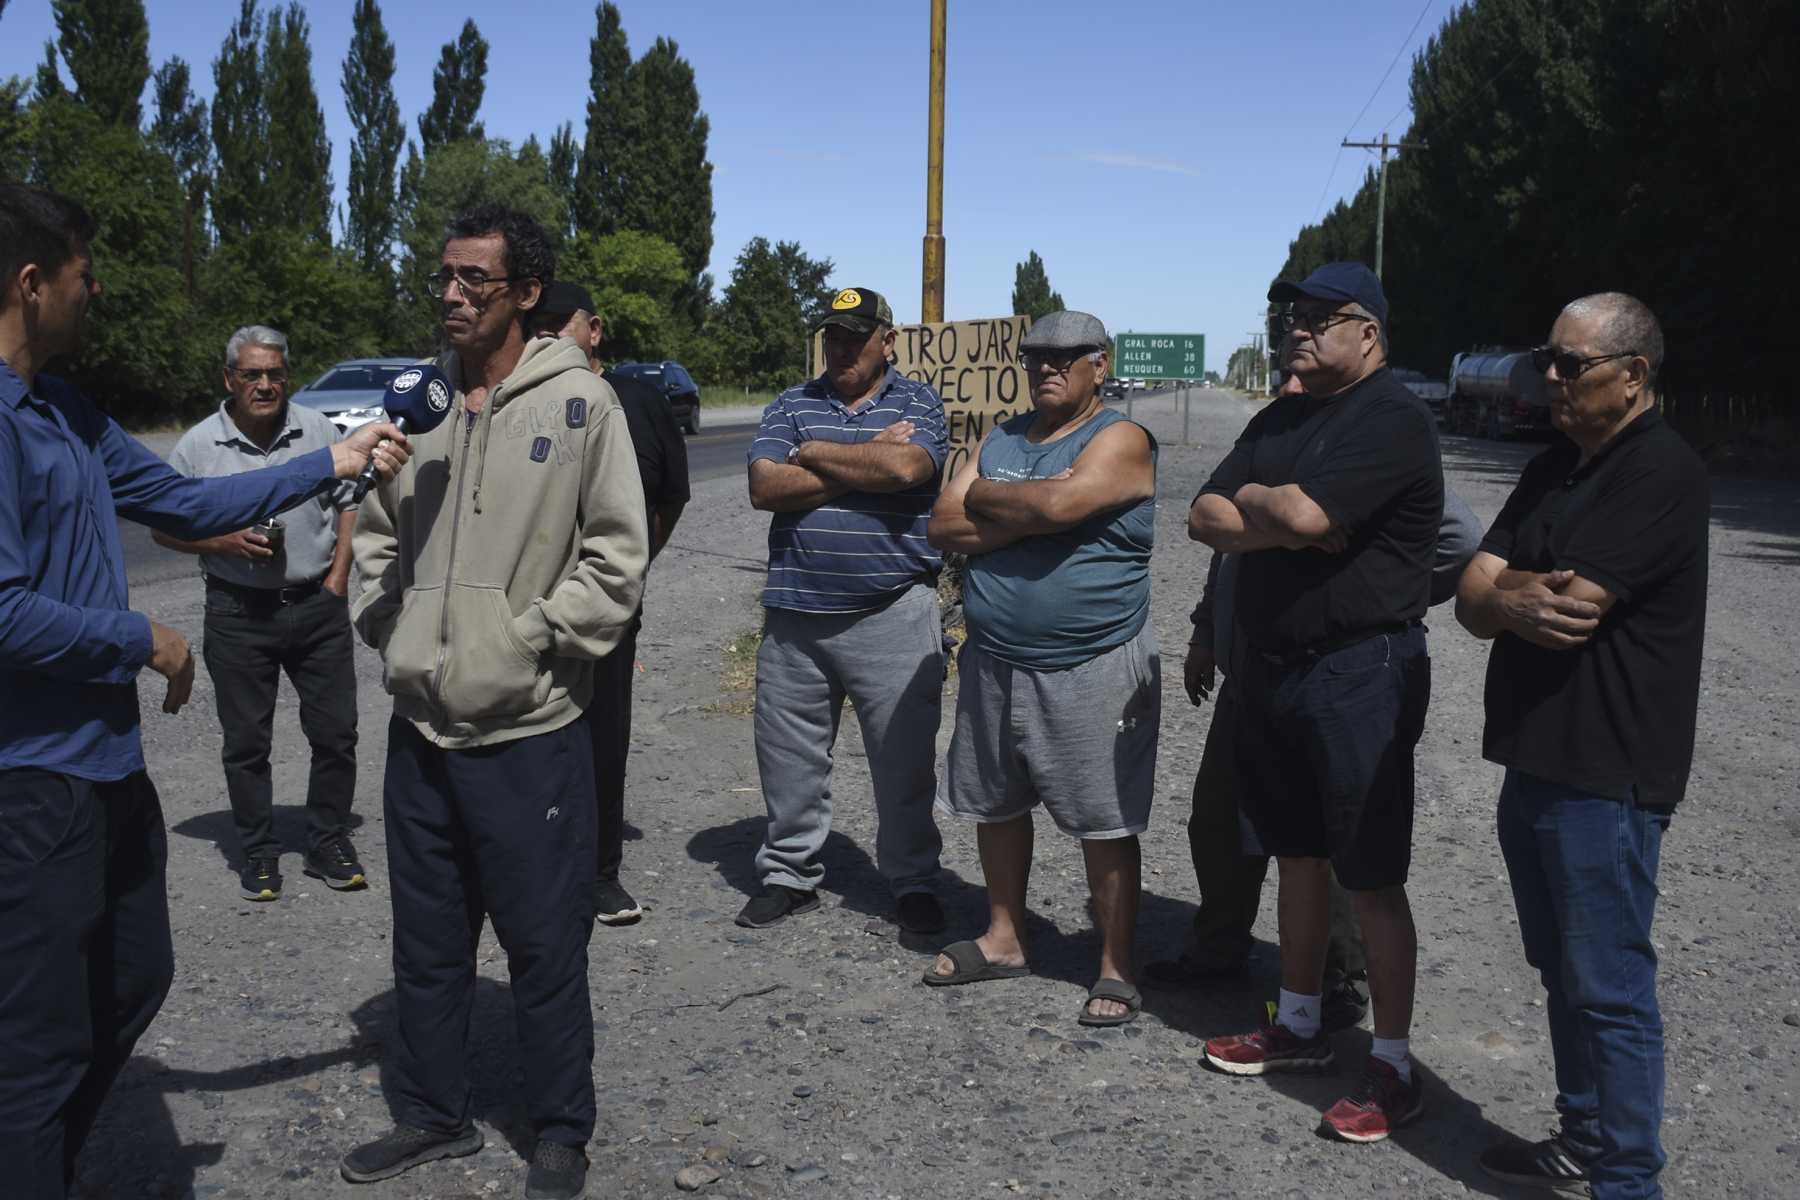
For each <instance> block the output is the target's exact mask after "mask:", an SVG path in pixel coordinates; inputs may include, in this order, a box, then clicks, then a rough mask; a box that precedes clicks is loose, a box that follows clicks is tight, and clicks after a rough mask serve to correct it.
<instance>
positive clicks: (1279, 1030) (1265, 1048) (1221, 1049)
mask: <svg viewBox="0 0 1800 1200" xmlns="http://www.w3.org/2000/svg"><path fill="white" fill-rule="evenodd" d="M1206 1061H1207V1062H1209V1063H1211V1064H1212V1065H1213V1066H1215V1067H1217V1068H1218V1069H1219V1070H1221V1071H1224V1072H1225V1073H1227V1074H1229V1075H1265V1074H1267V1073H1268V1072H1270V1071H1315V1072H1316V1071H1323V1070H1325V1069H1326V1068H1328V1067H1329V1066H1331V1064H1332V1056H1331V1042H1330V1041H1328V1040H1327V1039H1326V1037H1325V1034H1324V1033H1323V1032H1322V1031H1321V1032H1320V1033H1317V1034H1315V1035H1314V1036H1312V1037H1309V1038H1303V1037H1301V1036H1299V1035H1298V1034H1296V1033H1295V1032H1294V1031H1293V1030H1291V1029H1289V1028H1288V1027H1287V1026H1286V1025H1281V1024H1278V1023H1276V1022H1274V1021H1270V1022H1269V1023H1268V1024H1267V1025H1264V1026H1263V1027H1262V1028H1261V1029H1258V1030H1257V1031H1256V1032H1255V1033H1241V1034H1238V1035H1236V1036H1234V1037H1222V1038H1212V1039H1210V1040H1209V1041H1208V1042H1207V1043H1206Z"/></svg>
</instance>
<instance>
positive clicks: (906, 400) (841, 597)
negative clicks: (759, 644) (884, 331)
mask: <svg viewBox="0 0 1800 1200" xmlns="http://www.w3.org/2000/svg"><path fill="white" fill-rule="evenodd" d="M896 421H911V422H912V423H913V425H914V426H915V427H916V428H915V430H914V432H913V436H912V444H913V445H915V446H922V447H924V449H925V452H926V453H927V454H929V455H931V462H932V465H933V466H934V467H935V468H936V471H934V472H933V474H932V476H931V478H930V479H927V480H926V481H925V482H924V483H921V484H919V485H918V486H917V487H914V488H909V489H907V490H906V491H904V492H846V493H844V494H843V495H842V496H838V497H836V498H835V499H833V500H831V501H830V502H829V503H826V504H821V505H820V506H819V507H817V508H814V509H809V510H807V511H806V512H786V513H776V514H775V516H774V519H773V520H772V521H770V522H769V579H768V583H767V585H766V586H765V587H764V588H763V597H762V602H763V605H764V606H765V607H767V608H788V609H796V610H798V611H800V612H863V611H866V610H868V609H874V608H880V607H881V606H882V605H884V604H887V603H888V602H889V601H891V600H893V599H895V598H896V597H897V596H899V595H900V593H901V592H904V591H905V590H906V589H907V588H909V587H911V586H912V585H913V584H915V583H933V582H934V581H935V580H936V578H937V573H938V569H939V568H940V567H941V566H942V565H943V558H942V556H941V555H939V554H938V552H937V551H936V550H933V549H932V548H931V543H930V542H928V541H927V540H926V538H925V527H926V526H927V525H928V524H929V523H930V520H931V506H932V505H933V504H934V503H935V502H936V501H937V494H938V472H941V471H942V470H943V468H944V458H945V456H946V455H947V454H948V453H949V449H950V439H949V434H948V430H947V428H946V425H945V422H944V402H943V401H942V400H940V399H938V395H937V393H936V392H934V391H932V390H931V388H930V387H928V386H926V385H925V384H923V383H920V382H918V381H917V380H914V379H907V378H906V377H905V376H903V375H901V374H900V373H899V372H897V371H895V370H894V369H893V368H891V367H890V368H888V373H887V379H886V380H885V381H884V382H883V383H882V385H881V390H880V391H878V392H876V393H875V395H874V396H873V397H872V398H870V399H869V400H868V401H866V402H864V403H863V404H862V405H861V406H860V407H858V408H856V409H854V410H852V409H850V408H849V407H847V406H846V405H845V404H844V402H843V401H842V400H840V399H838V398H837V397H836V396H835V395H833V394H832V391H831V388H830V385H828V384H827V383H826V382H825V381H824V379H822V378H820V379H812V380H808V381H807V382H806V383H803V384H801V385H800V386H799V387H793V388H789V389H788V390H787V391H785V392H783V393H781V395H779V396H777V397H776V398H775V402H774V403H773V404H771V405H769V407H768V408H766V409H764V410H763V419H762V428H761V429H759V430H758V431H757V434H756V440H755V441H754V442H751V443H750V455H749V461H750V462H755V461H756V460H757V459H767V460H768V461H770V462H775V463H785V462H786V461H787V456H788V451H789V450H791V449H792V448H793V447H795V446H797V445H799V444H800V443H801V442H803V441H807V440H809V439H812V438H818V439H820V440H823V441H830V442H851V443H856V442H866V441H869V440H871V439H872V438H874V436H875V435H876V434H878V433H880V432H881V431H882V430H883V429H886V428H887V427H888V426H889V425H892V424H893V423H894V422H896Z"/></svg>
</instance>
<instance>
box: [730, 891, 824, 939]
mask: <svg viewBox="0 0 1800 1200" xmlns="http://www.w3.org/2000/svg"><path fill="white" fill-rule="evenodd" d="M817 907H819V893H817V892H814V891H809V890H806V889H803V888H791V887H784V886H783V885H781V884H779V883H771V884H768V885H766V886H764V888H763V890H762V891H760V892H758V893H757V894H756V895H755V896H753V897H751V899H750V903H748V904H746V905H744V907H743V910H742V911H740V912H739V913H738V915H737V923H738V924H739V925H742V926H743V927H744V928H746V929H762V928H764V927H765V926H769V925H773V924H775V923H776V922H777V921H784V920H786V919H787V918H789V917H797V916H799V915H800V914H801V913H809V912H811V911H813V909H815V908H817Z"/></svg>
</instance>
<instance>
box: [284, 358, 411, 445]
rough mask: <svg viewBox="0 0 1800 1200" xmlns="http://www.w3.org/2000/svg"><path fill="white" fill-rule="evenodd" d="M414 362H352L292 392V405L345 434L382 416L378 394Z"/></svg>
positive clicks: (346, 362) (390, 360)
mask: <svg viewBox="0 0 1800 1200" xmlns="http://www.w3.org/2000/svg"><path fill="white" fill-rule="evenodd" d="M417 363H418V360H417V359H414V358H352V359H347V360H346V361H344V362H341V363H339V364H338V365H337V366H335V367H332V368H331V369H330V370H329V371H327V372H325V373H324V374H323V375H321V376H319V377H318V378H317V379H315V380H313V381H312V382H311V383H309V384H307V385H306V386H305V387H303V388H301V389H300V390H299V391H297V392H295V393H294V394H293V396H292V397H291V399H292V400H293V402H294V403H295V404H304V405H305V406H306V407H308V408H316V409H318V410H319V411H320V412H322V413H324V414H325V415H326V416H327V417H330V418H331V423H332V424H333V425H336V426H337V428H338V432H339V433H349V432H350V431H351V430H353V429H355V428H357V427H358V426H359V425H365V424H367V423H368V422H370V421H373V420H375V419H376V418H377V417H379V416H381V415H383V414H382V407H381V397H382V393H384V392H385V391H387V385H388V384H389V383H390V382H392V381H393V378H394V376H396V375H398V374H399V373H400V372H402V371H404V370H406V368H408V367H411V366H415V365H417Z"/></svg>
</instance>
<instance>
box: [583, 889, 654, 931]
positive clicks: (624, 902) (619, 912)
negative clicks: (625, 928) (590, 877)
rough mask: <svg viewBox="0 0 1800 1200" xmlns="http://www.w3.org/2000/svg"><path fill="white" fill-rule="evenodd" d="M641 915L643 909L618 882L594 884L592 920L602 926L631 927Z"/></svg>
mask: <svg viewBox="0 0 1800 1200" xmlns="http://www.w3.org/2000/svg"><path fill="white" fill-rule="evenodd" d="M643 915H644V910H643V907H642V906H641V905H639V904H638V902H637V901H636V900H633V899H632V898H631V893H630V892H628V891H626V890H625V889H624V888H623V887H621V886H620V885H619V881H618V880H616V879H601V880H598V881H597V882H596V883H595V884H594V920H596V921H598V922H600V923H601V924H602V925H631V924H634V923H635V922H636V921H637V920H638V918H640V917H642V916H643Z"/></svg>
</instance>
